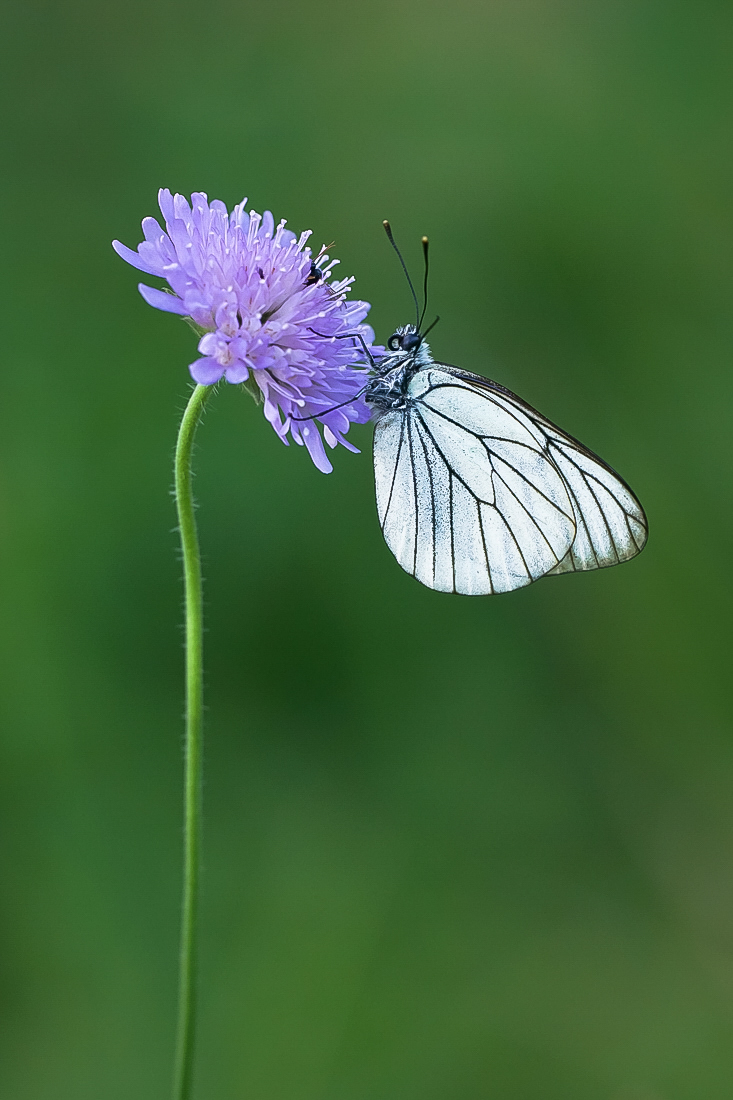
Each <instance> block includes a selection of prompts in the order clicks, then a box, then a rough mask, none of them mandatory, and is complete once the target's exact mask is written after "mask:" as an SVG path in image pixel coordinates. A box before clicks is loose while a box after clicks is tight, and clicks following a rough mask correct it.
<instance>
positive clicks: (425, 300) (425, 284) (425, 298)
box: [417, 237, 429, 331]
mask: <svg viewBox="0 0 733 1100" xmlns="http://www.w3.org/2000/svg"><path fill="white" fill-rule="evenodd" d="M428 244H429V241H428V238H427V237H423V239H422V254H423V256H424V258H425V278H424V279H423V284H422V295H423V298H422V303H423V304H422V313H421V314H420V321H419V322H418V326H417V327H418V331H419V330H420V329H421V328H422V323H423V321H424V320H425V314H426V312H427V309H428Z"/></svg>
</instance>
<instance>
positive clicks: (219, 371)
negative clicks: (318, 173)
mask: <svg viewBox="0 0 733 1100" xmlns="http://www.w3.org/2000/svg"><path fill="white" fill-rule="evenodd" d="M158 197H159V203H160V209H161V211H162V214H163V217H164V219H165V230H163V229H161V227H160V225H159V223H158V222H157V221H156V220H155V218H146V219H145V220H144V221H143V223H142V228H143V233H144V235H145V240H144V241H143V242H142V243H141V244H140V245H139V246H138V249H137V251H136V252H133V251H132V249H130V248H126V247H125V245H123V244H121V243H120V242H119V241H114V242H113V247H114V249H115V251H116V252H117V253H118V255H120V256H121V257H122V259H123V260H126V261H127V262H128V263H130V264H132V265H133V267H136V268H138V269H139V270H140V271H144V272H146V273H147V274H148V275H157V276H159V277H160V278H162V279H165V280H166V281H167V283H168V285H169V286H170V288H171V291H172V293H171V291H163V290H157V289H155V288H153V287H149V286H145V284H144V283H141V284H140V286H139V289H140V293H141V294H142V296H143V298H144V299H145V301H146V302H148V303H149V304H150V305H151V306H155V308H156V309H162V310H165V311H166V312H168V313H178V314H180V315H181V316H183V317H188V318H190V319H191V321H192V322H193V323H194V325H195V326H197V328H198V330H199V332H200V334H201V338H200V340H199V345H198V350H199V352H200V353H201V358H199V359H196V360H195V362H193V363H191V365H190V367H189V370H190V371H191V375H192V377H193V378H194V380H195V381H196V382H199V383H200V384H201V385H204V386H209V385H212V384H213V383H215V382H218V381H219V380H220V379H221V378H225V379H226V381H227V382H232V383H235V382H247V387H248V389H250V391H251V392H253V394H255V395H257V396H259V395H261V397H262V399H263V401H264V413H265V416H266V417H267V419H268V420H269V422H270V423H271V424H272V426H273V428H274V429H275V431H276V432H277V434H278V435H279V436H280V438H281V439H282V441H283V442H284V443H286V444H287V442H288V440H287V436H288V433H289V434H290V436H291V438H292V439H294V440H295V442H296V443H299V444H301V445H302V444H305V446H306V447H307V448H308V451H309V453H310V456H311V458H312V459H313V461H314V463H315V464H316V466H317V467H318V469H319V470H322V471H323V472H324V473H329V472H330V471H331V469H332V466H331V463H330V462H329V460H328V458H327V456H326V452H325V450H324V448H323V441H322V439H321V435H320V432H319V431H318V428H317V427H316V421H317V420H318V421H320V423H321V424H322V425H323V434H324V437H325V439H326V442H327V443H328V444H329V446H330V447H335V446H336V444H337V443H341V444H343V446H344V447H346V448H347V449H348V450H350V451H356V450H357V448H356V447H354V446H353V445H352V444H351V443H349V442H348V441H347V440H346V439H345V438H344V435H345V433H346V432H347V431H348V429H349V426H350V424H351V423H352V422H355V423H364V422H365V421H366V420H368V419H369V409H368V408H367V406H366V404H365V403H364V402H363V401H362V400H361V399H360V394H359V391H360V390H361V389H362V388H363V386H364V383H365V381H366V374H365V370H364V369H363V368H364V358H363V351H362V350H361V345H360V343H359V341H357V340H355V339H354V340H346V339H337V337H339V336H342V335H344V334H346V333H359V334H360V335H361V336H362V337H363V339H364V342H365V343H366V344H367V345H371V344H372V342H373V340H374V333H373V332H372V330H371V328H370V327H369V326H368V325H364V324H362V323H361V322H362V321H363V320H364V318H365V317H366V315H367V313H368V312H369V308H370V307H369V303H368V302H358V301H352V302H350V301H347V294H348V291H349V288H350V286H351V283H352V282H353V279H352V278H347V279H341V280H336V281H332V280H331V273H332V269H333V267H334V266H335V264H336V263H338V261H337V260H329V258H328V256H327V255H325V252H324V250H321V252H320V253H319V254H318V255H317V256H316V257H314V256H313V255H312V253H311V250H310V248H309V247H308V246H307V243H306V242H307V240H308V238H309V236H310V232H305V233H301V235H300V237H296V235H295V234H294V233H292V232H291V231H290V230H289V229H286V228H285V222H284V221H281V222H280V223H279V225H277V226H276V225H275V222H274V219H273V216H272V214H271V213H270V212H269V211H266V212H265V214H264V215H262V216H260V215H259V214H256V213H254V211H250V212H249V214H248V213H246V212H245V206H246V203H247V200H246V199H245V200H244V201H243V202H241V203H240V204H239V205H238V206H235V208H234V210H233V211H232V213H231V214H229V213H228V211H227V208H226V206H225V205H224V203H223V202H220V201H219V200H218V199H215V200H214V201H213V202H211V203H210V202H209V201H208V199H207V197H206V195H205V194H203V193H198V194H193V195H192V196H191V204H190V205H189V203H188V201H187V200H186V199H185V198H184V196H183V195H175V196H174V195H171V193H170V191H168V190H161V191H160V193H159V196H158ZM375 350H377V349H375ZM258 391H259V392H258ZM335 405H338V406H340V407H339V408H334V406H335ZM309 417H313V419H309Z"/></svg>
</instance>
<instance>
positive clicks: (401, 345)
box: [387, 325, 422, 355]
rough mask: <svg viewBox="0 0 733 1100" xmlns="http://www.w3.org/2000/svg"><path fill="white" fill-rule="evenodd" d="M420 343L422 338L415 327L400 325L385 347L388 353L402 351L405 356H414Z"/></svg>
mask: <svg viewBox="0 0 733 1100" xmlns="http://www.w3.org/2000/svg"><path fill="white" fill-rule="evenodd" d="M421 343H422V336H421V335H420V333H419V332H418V330H417V328H416V326H415V325H402V326H401V327H400V328H398V329H396V330H395V331H394V332H393V333H392V335H391V336H390V338H389V340H388V341H387V347H388V348H389V350H390V351H404V352H405V353H406V354H407V355H414V354H415V352H416V351H417V349H418V348H419V347H420V344H421Z"/></svg>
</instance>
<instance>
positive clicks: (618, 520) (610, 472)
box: [443, 367, 649, 576]
mask: <svg viewBox="0 0 733 1100" xmlns="http://www.w3.org/2000/svg"><path fill="white" fill-rule="evenodd" d="M443 369H447V370H448V371H449V372H450V373H451V374H452V375H453V377H455V378H458V379H461V380H462V381H464V382H466V383H467V384H468V385H472V386H474V387H475V388H476V389H477V390H479V391H480V392H486V393H487V394H490V395H491V398H492V400H494V401H498V402H500V403H503V404H505V406H506V407H507V408H511V409H513V410H514V411H515V412H517V414H519V415H522V416H524V417H526V418H527V419H528V420H529V421H530V422H531V423H532V424H533V426H534V427H535V428H536V429H537V431H538V432H539V433H540V435H541V436H542V437H544V439H545V441H546V447H547V453H548V455H549V456H550V458H551V459H552V461H553V462H554V464H555V466H556V467H557V469H558V470H559V472H560V474H561V475H562V477H563V479H564V481H565V484H566V487H567V490H568V495H569V497H570V500H571V502H572V505H573V512H574V516H575V525H576V536H575V539H574V540H573V544H572V546H571V547H570V550H569V551H568V553H567V554H566V556H565V558H563V560H562V561H561V562H560V564H559V565H557V566H555V567H554V568H553V569H551V570H550V571H549V573H548V576H555V575H558V574H560V573H574V572H578V571H581V570H586V569H605V568H607V567H608V566H610V565H618V564H619V563H620V562H624V561H629V560H630V559H631V558H634V557H636V555H637V554H638V553H640V552H641V551H642V550H643V549H644V545H645V543H646V540H647V536H648V533H649V525H648V522H647V518H646V515H645V513H644V509H643V508H642V506H641V504H640V503H639V501H638V500H637V498H636V497H635V495H634V494H633V492H632V491H631V489H630V488H629V486H628V485H627V484H626V482H625V481H624V480H623V478H621V477H619V475H618V474H617V473H616V471H615V470H614V469H612V467H611V466H609V465H608V464H607V463H606V462H604V461H603V459H601V458H599V457H598V455H596V454H594V453H593V451H591V450H589V448H588V447H586V446H585V445H584V444H582V443H580V442H579V441H578V440H577V439H575V438H574V437H573V436H571V435H568V433H567V432H564V431H562V429H560V428H558V427H557V425H555V424H553V423H552V421H551V420H548V419H547V417H546V416H543V415H542V413H540V412H538V411H537V410H536V409H533V408H532V406H531V405H528V404H527V402H526V401H523V400H522V399H521V397H517V395H516V394H514V393H512V392H511V390H507V389H505V388H504V387H503V386H500V385H499V384H498V383H497V382H492V381H491V380H490V379H488V378H482V377H481V376H480V375H477V374H471V373H469V372H468V371H461V370H459V369H458V368H456V367H448V368H443Z"/></svg>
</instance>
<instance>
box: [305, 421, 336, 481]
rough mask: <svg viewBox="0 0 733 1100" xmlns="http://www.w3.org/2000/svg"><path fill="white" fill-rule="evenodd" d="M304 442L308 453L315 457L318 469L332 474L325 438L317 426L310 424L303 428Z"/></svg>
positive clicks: (323, 472)
mask: <svg viewBox="0 0 733 1100" xmlns="http://www.w3.org/2000/svg"><path fill="white" fill-rule="evenodd" d="M303 442H304V443H305V445H306V447H307V448H308V454H309V455H310V456H311V458H312V459H313V465H314V466H315V467H316V469H317V470H320V471H321V473H322V474H330V473H331V471H332V470H333V466H332V465H331V463H330V461H329V459H328V458H327V456H326V452H325V450H324V448H323V440H322V439H321V436H320V433H319V431H318V429H317V428H314V427H312V426H311V425H310V424H308V425H307V426H306V427H305V428H303Z"/></svg>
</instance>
